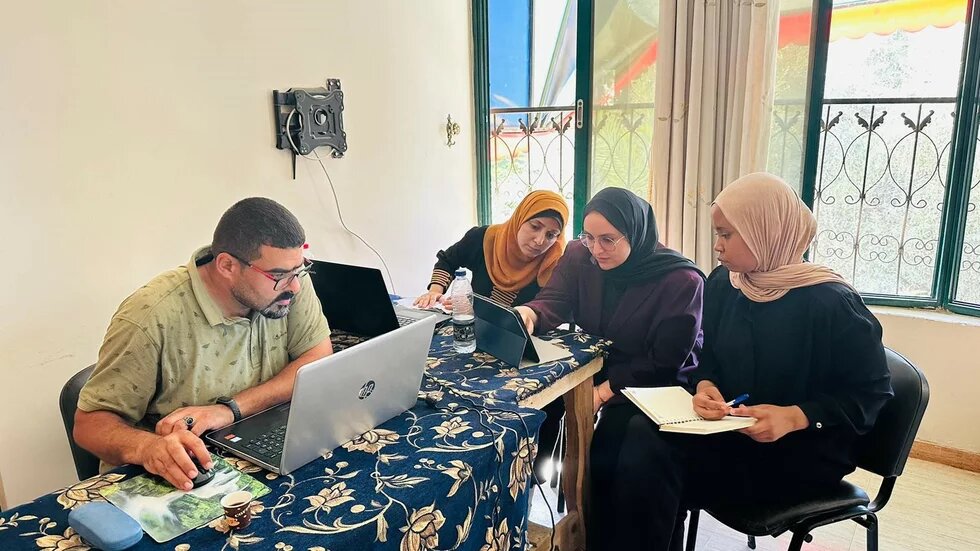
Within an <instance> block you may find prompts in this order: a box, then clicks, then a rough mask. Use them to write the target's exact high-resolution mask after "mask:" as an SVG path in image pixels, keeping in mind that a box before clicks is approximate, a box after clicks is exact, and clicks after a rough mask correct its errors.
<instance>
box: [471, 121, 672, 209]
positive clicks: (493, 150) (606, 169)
mask: <svg viewBox="0 0 980 551" xmlns="http://www.w3.org/2000/svg"><path fill="white" fill-rule="evenodd" d="M574 124H575V108H574V107H573V106H571V105H567V106H556V107H508V108H495V109H491V110H490V152H489V153H490V164H491V168H490V178H491V189H492V199H491V206H492V213H493V214H492V216H493V220H494V221H500V220H503V219H505V218H507V217H508V216H510V213H511V212H513V210H514V208H515V207H516V206H517V203H519V202H520V200H521V199H522V198H523V197H524V196H525V195H527V193H528V192H530V191H532V190H535V189H550V190H552V191H556V192H558V193H560V194H562V196H564V197H565V198H566V200H568V204H569V205H570V206H571V205H572V203H573V197H572V193H573V188H574V182H575V127H574ZM592 135H593V143H592V146H593V147H592V156H593V158H592V180H591V181H592V183H593V184H592V185H593V191H596V190H598V189H601V188H602V187H606V186H617V187H626V188H629V189H631V190H633V191H635V192H636V193H637V194H639V195H640V196H642V197H646V196H648V195H649V174H650V146H651V142H652V139H653V104H652V103H633V104H624V105H611V106H599V107H597V108H596V113H595V117H594V124H593V130H592Z"/></svg>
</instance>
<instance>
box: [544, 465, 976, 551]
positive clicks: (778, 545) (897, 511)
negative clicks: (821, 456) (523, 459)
mask: <svg viewBox="0 0 980 551" xmlns="http://www.w3.org/2000/svg"><path fill="white" fill-rule="evenodd" d="M848 480H850V481H851V482H854V483H855V484H858V485H859V486H861V487H863V488H865V489H866V490H868V493H869V494H870V495H872V496H874V494H875V492H876V491H877V488H878V482H879V481H880V478H879V477H877V476H875V475H872V474H870V473H867V472H864V471H859V472H856V473H854V474H853V475H851V476H850V477H848ZM545 490H546V494H548V502H549V504H550V505H551V507H552V508H554V506H555V503H556V500H557V495H556V494H555V493H554V491H552V490H551V488H550V487H548V486H547V485H546V486H545ZM534 497H535V499H534V501H533V503H532V506H531V515H530V517H531V522H533V523H535V524H539V525H542V526H549V527H550V525H551V518H550V516H549V515H548V510H547V508H546V506H545V505H544V501H543V500H542V498H541V495H540V492H537V491H535V494H534ZM555 518H556V520H557V518H558V517H557V516H556V517H555ZM878 521H879V549H880V550H881V551H918V550H921V551H978V550H980V474H977V473H971V472H967V471H962V470H959V469H954V468H952V467H947V466H945V465H939V464H936V463H929V462H926V461H920V460H917V459H910V460H909V462H908V465H907V466H906V468H905V473H904V474H903V475H902V476H901V478H899V480H898V483H897V485H896V486H895V493H894V494H893V495H892V498H891V501H889V503H888V505H887V506H886V507H885V508H884V510H882V512H881V513H879V515H878ZM542 532H544V533H542ZM542 536H543V537H542ZM790 537H791V536H790V535H789V534H784V535H782V536H780V537H779V538H775V539H773V538H759V539H758V540H757V543H758V547H757V549H758V550H759V551H774V550H784V549H786V548H787V546H788V545H789V541H790ZM532 542H534V543H535V544H536V547H535V548H536V549H548V543H549V542H548V538H547V532H546V531H539V530H534V531H532ZM697 548H698V551H744V550H748V546H747V545H746V540H745V536H743V535H742V534H739V533H737V532H735V531H733V530H730V529H729V528H727V527H725V526H724V525H722V524H720V523H719V522H717V521H716V520H714V519H713V518H711V517H710V516H708V515H706V514H702V516H701V526H700V529H699V530H698V547H697ZM803 549H804V550H810V551H862V550H864V549H866V540H865V531H864V528H862V527H861V526H859V525H857V524H856V523H854V522H850V521H847V522H839V523H837V524H833V525H830V526H824V527H822V528H818V529H816V530H814V531H813V542H812V543H810V544H805V545H804V546H803Z"/></svg>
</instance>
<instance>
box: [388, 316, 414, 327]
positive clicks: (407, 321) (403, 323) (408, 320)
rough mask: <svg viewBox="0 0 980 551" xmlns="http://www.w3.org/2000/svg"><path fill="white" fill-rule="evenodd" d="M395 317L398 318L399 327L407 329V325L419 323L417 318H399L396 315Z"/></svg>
mask: <svg viewBox="0 0 980 551" xmlns="http://www.w3.org/2000/svg"><path fill="white" fill-rule="evenodd" d="M395 317H396V318H398V327H405V326H406V325H408V324H410V323H414V322H416V321H418V319H417V318H409V317H406V316H397V315H396V316H395ZM388 319H391V318H388Z"/></svg>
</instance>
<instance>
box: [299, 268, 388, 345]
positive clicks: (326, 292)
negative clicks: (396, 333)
mask: <svg viewBox="0 0 980 551" xmlns="http://www.w3.org/2000/svg"><path fill="white" fill-rule="evenodd" d="M310 277H311V280H312V282H313V290H314V291H316V296H317V297H318V298H319V299H320V305H321V306H322V307H323V315H324V316H326V318H327V322H328V323H329V324H330V327H332V328H334V329H339V330H341V331H347V332H349V333H354V334H356V335H362V336H365V337H377V336H378V335H383V334H385V333H387V332H388V331H392V330H394V329H397V328H398V319H397V318H396V317H395V310H394V308H393V307H392V305H391V298H390V297H389V296H388V289H387V287H386V286H385V282H384V278H383V277H382V276H381V270H378V269H377V268H367V267H364V266H351V265H349V264H338V263H336V262H326V261H323V260H314V261H313V274H312V275H311V276H310Z"/></svg>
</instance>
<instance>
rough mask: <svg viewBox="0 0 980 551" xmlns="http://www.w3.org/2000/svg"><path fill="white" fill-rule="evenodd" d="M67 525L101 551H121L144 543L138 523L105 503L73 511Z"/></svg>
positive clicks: (69, 515) (90, 504)
mask: <svg viewBox="0 0 980 551" xmlns="http://www.w3.org/2000/svg"><path fill="white" fill-rule="evenodd" d="M68 525H69V526H71V527H72V528H74V529H75V531H76V532H78V535H79V536H81V537H82V539H83V540H85V541H87V542H88V543H89V544H91V545H92V546H93V547H96V548H98V549H103V550H104V551H122V550H123V549H128V548H130V547H132V546H134V545H136V544H137V543H138V542H139V541H140V540H141V539H143V528H141V527H140V524H139V523H138V522H136V521H135V520H133V518H132V517H131V516H129V515H127V514H126V513H124V512H122V511H121V510H120V509H119V508H117V507H116V506H114V505H112V504H110V503H106V502H104V501H96V502H93V503H86V504H85V505H80V506H78V507H76V508H75V509H74V510H73V511H72V512H70V513H68Z"/></svg>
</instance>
